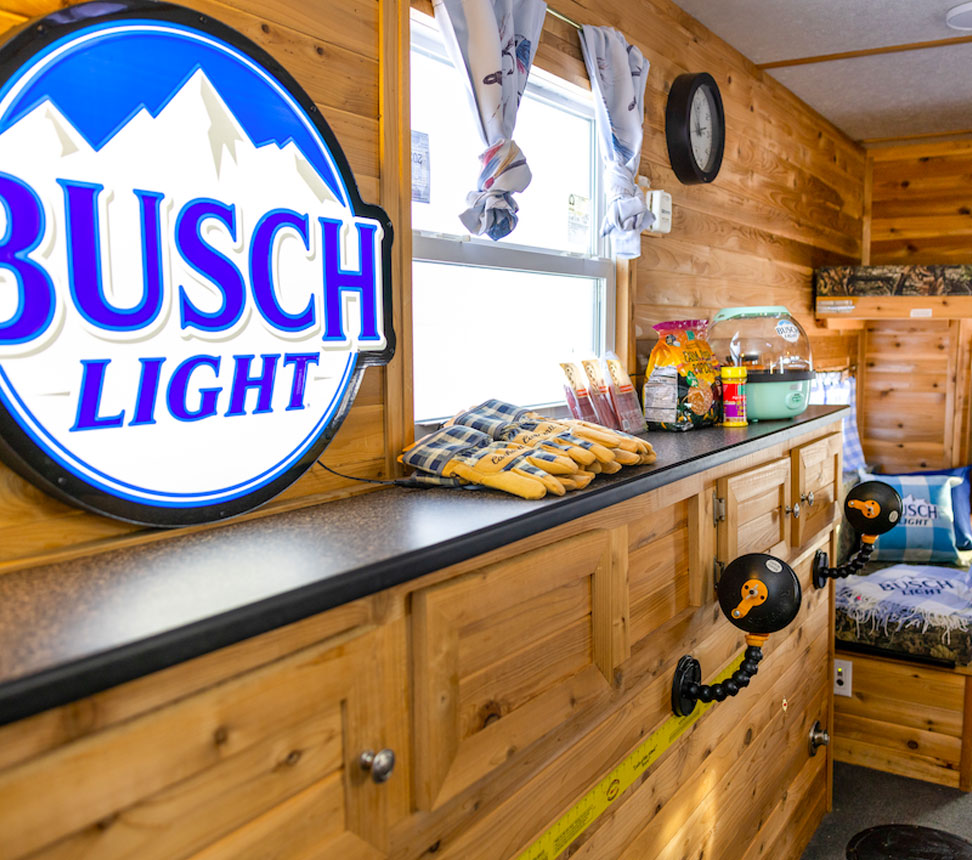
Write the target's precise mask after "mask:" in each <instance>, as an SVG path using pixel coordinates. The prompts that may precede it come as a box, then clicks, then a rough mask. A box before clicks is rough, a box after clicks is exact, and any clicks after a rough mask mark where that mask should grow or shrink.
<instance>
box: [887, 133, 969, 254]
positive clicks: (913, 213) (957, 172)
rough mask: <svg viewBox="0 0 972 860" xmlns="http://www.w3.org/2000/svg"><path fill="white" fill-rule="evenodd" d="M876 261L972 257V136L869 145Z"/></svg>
mask: <svg viewBox="0 0 972 860" xmlns="http://www.w3.org/2000/svg"><path fill="white" fill-rule="evenodd" d="M868 161H869V163H871V164H873V171H874V181H873V186H872V195H871V196H872V209H873V216H872V223H873V229H872V234H871V262H872V263H873V264H874V265H880V264H885V263H900V264H909V265H915V264H917V265H922V264H936V263H937V264H942V263H948V264H963V263H972V242H970V240H972V192H970V191H969V188H972V141H970V140H952V141H940V142H935V143H917V144H910V145H902V146H891V147H880V148H873V149H870V150H868Z"/></svg>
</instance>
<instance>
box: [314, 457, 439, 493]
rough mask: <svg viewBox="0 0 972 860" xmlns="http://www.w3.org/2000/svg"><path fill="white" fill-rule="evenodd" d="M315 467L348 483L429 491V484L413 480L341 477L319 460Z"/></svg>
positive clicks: (341, 475)
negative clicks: (344, 479)
mask: <svg viewBox="0 0 972 860" xmlns="http://www.w3.org/2000/svg"><path fill="white" fill-rule="evenodd" d="M317 465H318V466H320V467H321V468H322V469H325V470H326V471H328V472H330V473H331V474H332V475H337V476H338V477H339V478H347V479H348V480H349V481H361V482H362V483H365V484H381V485H382V486H385V487H412V488H416V487H417V488H418V489H421V490H428V489H431V487H430V486H429V484H425V483H422V482H421V481H417V480H416V479H415V478H396V479H395V480H393V481H379V480H378V479H376V478H356V477H355V476H354V475H343V474H341V473H340V472H335V471H334V469H332V468H331V467H330V466H325V465H324V463H323V462H322V461H321V460H318V461H317Z"/></svg>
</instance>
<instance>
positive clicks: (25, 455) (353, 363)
mask: <svg viewBox="0 0 972 860" xmlns="http://www.w3.org/2000/svg"><path fill="white" fill-rule="evenodd" d="M106 10H108V11H106ZM139 25H142V26H144V27H146V28H155V29H159V28H166V29H169V30H171V29H173V28H176V29H177V30H179V31H180V32H182V33H184V34H187V35H189V36H190V37H192V38H198V39H200V40H205V41H206V43H207V44H210V45H212V44H214V43H216V44H217V45H218V47H219V48H221V49H223V50H226V51H227V52H229V53H231V54H232V56H233V57H234V59H236V60H237V61H238V62H243V63H246V64H248V66H250V67H251V68H253V69H255V70H257V71H258V72H259V73H260V74H262V75H264V76H265V77H266V79H267V81H268V82H269V83H271V85H274V86H275V89H276V90H277V92H278V94H279V95H281V96H283V97H284V98H285V100H286V101H287V102H288V104H289V106H290V107H291V108H292V109H293V110H294V112H295V114H296V115H297V116H298V117H299V118H300V119H301V121H302V122H303V123H304V124H305V126H306V128H307V129H308V130H309V131H310V132H312V137H313V139H314V141H315V142H316V143H317V144H318V145H319V146H320V148H321V155H323V156H324V158H325V159H326V161H327V166H328V167H332V168H333V170H334V175H335V176H336V177H337V178H338V179H339V181H340V185H341V188H340V191H342V192H344V196H345V201H346V202H347V203H348V204H349V206H350V209H351V212H352V213H353V215H354V216H357V217H365V218H370V219H373V220H376V221H378V222H379V223H380V224H381V226H382V229H383V233H384V235H383V239H382V249H381V256H382V276H383V284H382V294H383V313H384V320H383V328H384V334H385V340H386V345H385V348H384V349H383V350H381V351H359V352H351V353H350V354H349V358H348V362H347V364H346V365H345V368H344V371H343V375H342V379H341V382H340V384H339V386H338V388H337V391H336V393H335V395H334V398H333V400H332V401H331V403H330V404H328V407H327V409H326V410H325V411H324V414H323V415H322V416H321V419H320V420H319V421H318V422H317V424H316V425H315V427H314V429H313V430H312V431H311V433H309V434H308V435H307V436H306V437H305V438H304V439H303V440H302V441H301V443H300V444H299V445H297V446H296V447H295V448H294V449H293V450H292V451H291V452H289V453H288V454H287V455H286V456H284V457H283V458H281V460H280V461H278V463H277V464H276V465H274V466H272V467H270V468H269V469H266V470H264V471H263V472H262V473H261V474H260V475H254V476H253V477H252V478H250V479H248V480H247V481H246V482H243V483H242V484H237V485H235V486H233V487H224V488H220V489H218V490H214V491H206V492H203V493H187V494H184V495H182V494H170V493H166V492H161V491H154V490H147V489H145V488H140V487H135V486H134V485H131V484H127V483H126V482H124V481H121V480H119V479H116V478H113V477H112V476H110V475H106V474H104V473H103V472H99V471H98V470H96V469H94V468H93V467H90V466H88V464H86V463H84V462H83V461H80V460H78V458H77V457H74V456H73V455H71V454H70V452H68V451H66V449H64V448H63V446H62V445H61V444H60V443H58V442H57V441H56V440H55V439H54V438H53V437H52V436H50V434H47V437H48V438H47V439H46V440H45V439H44V438H43V436H44V433H38V432H36V431H35V429H33V428H32V427H30V426H28V423H29V422H32V423H33V424H34V425H35V427H37V428H40V429H41V430H43V425H41V424H40V422H39V421H37V419H36V418H35V417H34V416H33V415H32V413H31V412H30V410H29V409H28V408H27V406H26V404H25V403H24V402H23V401H22V400H21V399H20V398H19V396H17V395H16V391H15V389H14V388H13V386H12V385H11V384H10V382H9V379H8V377H7V375H6V373H5V372H4V370H3V367H2V365H0V380H2V383H3V385H2V386H0V458H2V459H3V460H4V462H6V463H7V465H9V466H11V468H13V469H15V470H16V471H17V472H19V473H20V474H21V475H23V476H24V477H26V478H27V479H28V480H30V481H32V482H33V483H35V484H36V485H38V486H39V487H40V488H41V489H43V490H44V491H46V492H48V493H50V494H51V495H53V496H55V497H57V498H59V499H61V500H63V501H66V502H69V503H72V504H75V505H79V506H81V507H83V508H87V509H89V510H92V511H95V512H97V513H102V514H107V515H108V516H112V517H114V518H117V519H122V520H125V521H128V522H135V523H139V524H146V525H155V526H181V525H190V524H197V523H205V522H212V521H215V520H220V519H223V518H226V517H230V516H235V515H237V514H240V513H243V512H245V511H248V510H251V509H253V508H255V507H257V506H259V505H260V504H263V503H264V502H265V501H267V500H268V499H270V498H272V497H273V496H274V495H276V494H278V493H279V492H281V491H282V490H284V489H286V487H288V486H289V485H290V484H292V483H293V482H294V481H295V480H296V479H297V478H298V477H300V475H302V474H303V473H304V472H305V471H306V470H307V469H308V468H309V467H310V466H311V465H312V464H313V463H314V462H315V461H316V460H317V458H318V457H319V456H320V454H321V452H322V451H323V450H324V448H325V447H326V446H327V444H328V443H329V442H330V440H331V439H332V438H333V436H334V434H335V433H336V432H337V430H338V428H339V427H340V425H341V423H342V422H343V420H344V418H345V416H346V415H347V412H348V410H349V408H350V406H351V403H352V402H353V400H354V396H355V394H356V393H357V389H358V387H359V385H360V382H361V376H362V374H363V372H364V369H365V368H366V367H367V366H370V365H380V364H386V363H387V362H388V361H389V360H390V359H391V357H392V355H393V354H394V349H395V335H394V331H393V327H392V292H391V277H390V272H391V244H392V238H393V236H392V227H391V223H390V221H389V219H388V216H387V215H386V214H385V212H384V211H383V210H381V209H380V208H379V207H377V206H373V205H369V204H365V203H364V202H363V201H362V200H361V198H360V196H359V194H358V190H357V185H356V183H355V181H354V177H353V174H352V173H351V170H350V167H349V165H348V163H347V159H346V158H345V156H344V153H343V152H342V150H341V148H340V146H339V144H338V142H337V140H336V138H335V137H334V134H333V132H332V131H331V129H330V128H329V126H328V125H327V123H326V122H325V121H324V119H323V118H322V117H321V115H320V111H319V110H318V109H317V107H316V106H315V105H314V103H313V102H312V101H311V99H310V97H309V96H308V95H307V94H306V93H305V92H304V91H303V89H301V88H300V86H299V85H298V84H297V83H296V81H294V79H293V78H292V77H291V76H290V75H289V74H288V73H287V72H286V71H285V70H284V69H283V68H282V67H281V66H280V65H279V64H278V63H277V62H276V61H275V60H273V58H272V57H270V56H269V54H267V53H266V52H265V51H263V49H261V48H260V47H259V46H257V45H255V44H254V43H252V42H251V41H249V40H248V39H247V38H246V37H244V36H242V35H241V34H239V33H238V32H236V31H235V30H232V29H231V28H229V27H226V26H225V25H223V24H221V23H219V22H216V21H213V20H212V19H209V18H208V17H207V16H203V15H200V14H199V13H198V12H195V11H192V10H190V9H186V8H184V7H181V6H176V5H174V4H170V3H155V2H151V0H124V2H120V3H111V4H105V3H102V2H90V3H84V4H81V5H78V6H72V7H69V8H68V9H64V10H61V11H59V12H55V13H53V14H51V15H48V16H46V17H45V18H41V19H39V20H37V21H33V22H31V23H29V24H27V25H25V27H24V28H22V29H21V30H20V32H19V33H18V34H17V35H15V36H14V37H13V38H12V39H11V40H10V41H8V42H7V43H6V44H5V45H3V47H2V48H0V80H2V81H3V82H4V83H3V85H2V87H0V101H2V100H3V98H4V97H5V96H6V94H7V93H8V92H9V90H10V89H11V88H12V87H13V86H15V85H16V84H17V83H18V82H19V81H22V80H23V79H24V77H25V76H26V75H30V74H31V73H32V72H33V70H35V69H37V68H38V67H39V64H41V63H43V61H44V58H45V57H47V56H48V55H49V54H50V53H52V52H53V51H56V50H58V49H59V48H61V47H63V46H64V45H66V44H68V43H70V42H71V41H74V40H77V39H78V38H79V37H81V36H82V35H83V36H86V37H87V36H90V34H91V33H92V32H97V31H98V30H106V31H109V30H111V29H117V28H119V27H123V26H136V27H137V26H139ZM322 178H324V177H322ZM325 181H326V180H325ZM329 184H330V183H329ZM332 190H336V189H333V186H332ZM3 387H6V388H9V390H10V392H11V393H12V394H13V395H14V397H13V399H12V400H10V399H8V397H7V395H6V392H4V391H3V390H2V389H3ZM21 417H26V418H27V419H29V422H28V421H21V420H20V418H21ZM45 432H46V431H45ZM85 470H87V472H86V471H85ZM254 484H256V486H255V487H254V486H253V485H254ZM246 487H252V489H249V490H248V489H246ZM147 497H151V501H148V500H147ZM167 497H168V498H167Z"/></svg>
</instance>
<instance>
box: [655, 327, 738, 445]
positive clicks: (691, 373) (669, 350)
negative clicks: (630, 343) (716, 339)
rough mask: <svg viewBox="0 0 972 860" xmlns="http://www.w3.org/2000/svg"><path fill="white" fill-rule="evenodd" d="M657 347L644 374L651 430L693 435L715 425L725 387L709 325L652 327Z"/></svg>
mask: <svg viewBox="0 0 972 860" xmlns="http://www.w3.org/2000/svg"><path fill="white" fill-rule="evenodd" d="M653 328H654V329H655V331H657V332H658V343H656V344H655V345H654V346H653V347H652V350H651V355H649V356H648V368H647V370H646V371H645V387H644V404H645V420H646V421H647V422H648V427H649V429H651V430H692V429H694V428H696V427H705V426H707V425H709V424H715V423H716V422H717V421H718V420H719V409H720V406H721V404H722V383H721V382H720V380H719V374H718V371H717V370H716V362H715V359H714V357H713V355H712V350H711V349H710V348H709V344H708V343H707V342H706V340H705V333H706V329H707V328H708V323H707V322H706V321H705V320H676V321H673V322H664V323H658V325H656V326H653Z"/></svg>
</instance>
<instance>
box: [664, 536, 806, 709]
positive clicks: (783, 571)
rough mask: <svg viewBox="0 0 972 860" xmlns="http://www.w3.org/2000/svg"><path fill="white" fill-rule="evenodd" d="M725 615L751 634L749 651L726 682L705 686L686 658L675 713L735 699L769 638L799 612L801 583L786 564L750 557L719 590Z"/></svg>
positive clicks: (729, 571) (675, 691)
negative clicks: (707, 703) (706, 703)
mask: <svg viewBox="0 0 972 860" xmlns="http://www.w3.org/2000/svg"><path fill="white" fill-rule="evenodd" d="M717 593H718V597H719V608H720V609H721V610H722V614H723V615H725V616H726V618H728V619H729V621H730V622H731V623H732V624H734V625H735V626H736V627H738V628H739V629H740V630H744V631H746V634H747V635H746V646H747V647H746V653H745V654H744V655H743V661H742V663H741V664H740V666H739V668H738V669H737V670H736V671H735V672H733V673H732V675H731V676H730V677H729V678H727V679H726V680H725V681H721V682H719V683H716V684H703V683H702V667H701V666H700V665H699V661H698V660H696V659H695V658H694V657H692V656H691V655H690V654H686V655H685V656H684V657H682V658H681V659H680V660H679V661H678V665H677V666H676V668H675V677H674V678H673V679H672V711H673V712H674V713H675V715H676V716H679V717H687V716H688V715H689V714H691V713H692V711H694V710H695V704H696V702H700V701H701V702H713V701H715V702H722V701H724V700H725V699H726V698H727V697H729V696H735V695H737V694H738V693H739V691H740V690H741V689H743V687H748V686H749V681H750V679H751V678H752V677H753V676H754V675H755V674H756V672H757V670H758V669H759V661H760V660H762V659H763V650H762V646H763V644H764V643H765V642H766V640H767V639H768V638H769V634H770V633H773V632H775V631H777V630H781V629H782V628H784V627H786V625H787V624H789V623H790V622H791V621H792V620H793V619H794V618H796V615H797V613H798V612H799V611H800V600H801V596H802V595H801V589H800V580H799V579H798V578H797V575H796V573H794V571H793V568H791V567H790V566H789V565H788V564H787V563H786V562H784V561H781V560H780V559H778V558H775V557H774V556H772V555H767V554H766V553H755V552H754V553H749V554H748V555H741V556H739V558H737V559H734V560H733V561H731V562H730V563H729V565H728V566H727V567H726V569H725V572H724V573H723V574H722V577H721V578H720V579H719V585H718V587H717Z"/></svg>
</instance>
